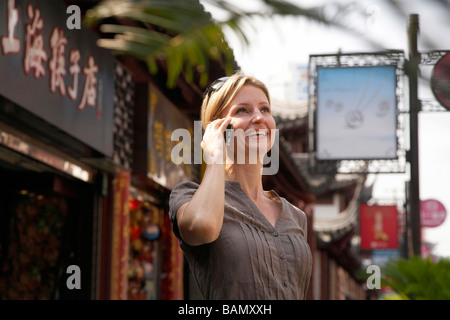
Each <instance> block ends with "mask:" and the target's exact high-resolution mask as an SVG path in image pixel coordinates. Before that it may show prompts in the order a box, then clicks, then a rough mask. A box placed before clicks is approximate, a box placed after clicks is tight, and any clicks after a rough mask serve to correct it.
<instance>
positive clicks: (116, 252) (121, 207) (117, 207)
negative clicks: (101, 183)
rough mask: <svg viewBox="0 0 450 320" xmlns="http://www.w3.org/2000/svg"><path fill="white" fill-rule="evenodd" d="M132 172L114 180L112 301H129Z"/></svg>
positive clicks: (122, 173)
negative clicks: (129, 203) (129, 198)
mask: <svg viewBox="0 0 450 320" xmlns="http://www.w3.org/2000/svg"><path fill="white" fill-rule="evenodd" d="M129 189H130V172H128V171H122V172H119V173H117V174H116V176H115V180H114V207H113V208H114V209H113V210H114V213H113V230H112V233H113V234H112V253H111V254H112V257H111V300H126V299H127V285H128V279H127V268H128V250H129V243H130V239H129V228H130V215H129V208H128V197H129Z"/></svg>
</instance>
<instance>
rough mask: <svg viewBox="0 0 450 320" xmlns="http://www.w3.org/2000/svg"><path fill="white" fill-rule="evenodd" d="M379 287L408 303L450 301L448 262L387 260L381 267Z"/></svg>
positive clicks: (428, 259)
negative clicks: (394, 293)
mask: <svg viewBox="0 0 450 320" xmlns="http://www.w3.org/2000/svg"><path fill="white" fill-rule="evenodd" d="M382 272H383V278H382V280H381V283H382V285H384V286H388V287H390V288H391V289H392V290H394V291H395V292H397V293H398V295H399V297H401V298H403V299H410V300H450V259H444V258H442V259H440V260H438V261H437V262H433V261H432V260H431V258H430V257H428V258H427V259H422V258H420V257H417V256H413V257H411V258H410V259H409V260H408V259H395V260H390V261H389V262H388V263H387V264H386V266H384V267H383V268H382Z"/></svg>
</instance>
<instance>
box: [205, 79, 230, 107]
mask: <svg viewBox="0 0 450 320" xmlns="http://www.w3.org/2000/svg"><path fill="white" fill-rule="evenodd" d="M229 78H230V77H222V78H219V79H217V80H214V81H213V83H211V84H210V85H209V87H208V88H207V89H206V91H205V98H207V99H208V102H209V97H211V94H213V92H215V91H217V90H219V89H220V88H222V86H223V84H224V83H225V82H226V81H227V80H228V79H229Z"/></svg>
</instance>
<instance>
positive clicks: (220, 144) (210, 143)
mask: <svg viewBox="0 0 450 320" xmlns="http://www.w3.org/2000/svg"><path fill="white" fill-rule="evenodd" d="M229 123H231V118H222V119H216V120H214V121H213V122H211V123H210V124H208V126H207V127H206V129H205V133H204V134H203V140H202V143H201V147H202V149H203V156H204V159H205V161H206V163H207V164H225V162H226V147H225V141H224V137H223V136H224V132H225V130H226V128H227V126H228V124H229Z"/></svg>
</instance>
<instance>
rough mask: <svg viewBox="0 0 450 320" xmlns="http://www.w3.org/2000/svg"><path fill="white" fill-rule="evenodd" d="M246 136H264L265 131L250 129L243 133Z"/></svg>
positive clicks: (265, 134)
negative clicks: (248, 131) (250, 130)
mask: <svg viewBox="0 0 450 320" xmlns="http://www.w3.org/2000/svg"><path fill="white" fill-rule="evenodd" d="M245 136H246V137H266V136H267V131H252V132H250V133H247V134H246V135H245Z"/></svg>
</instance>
